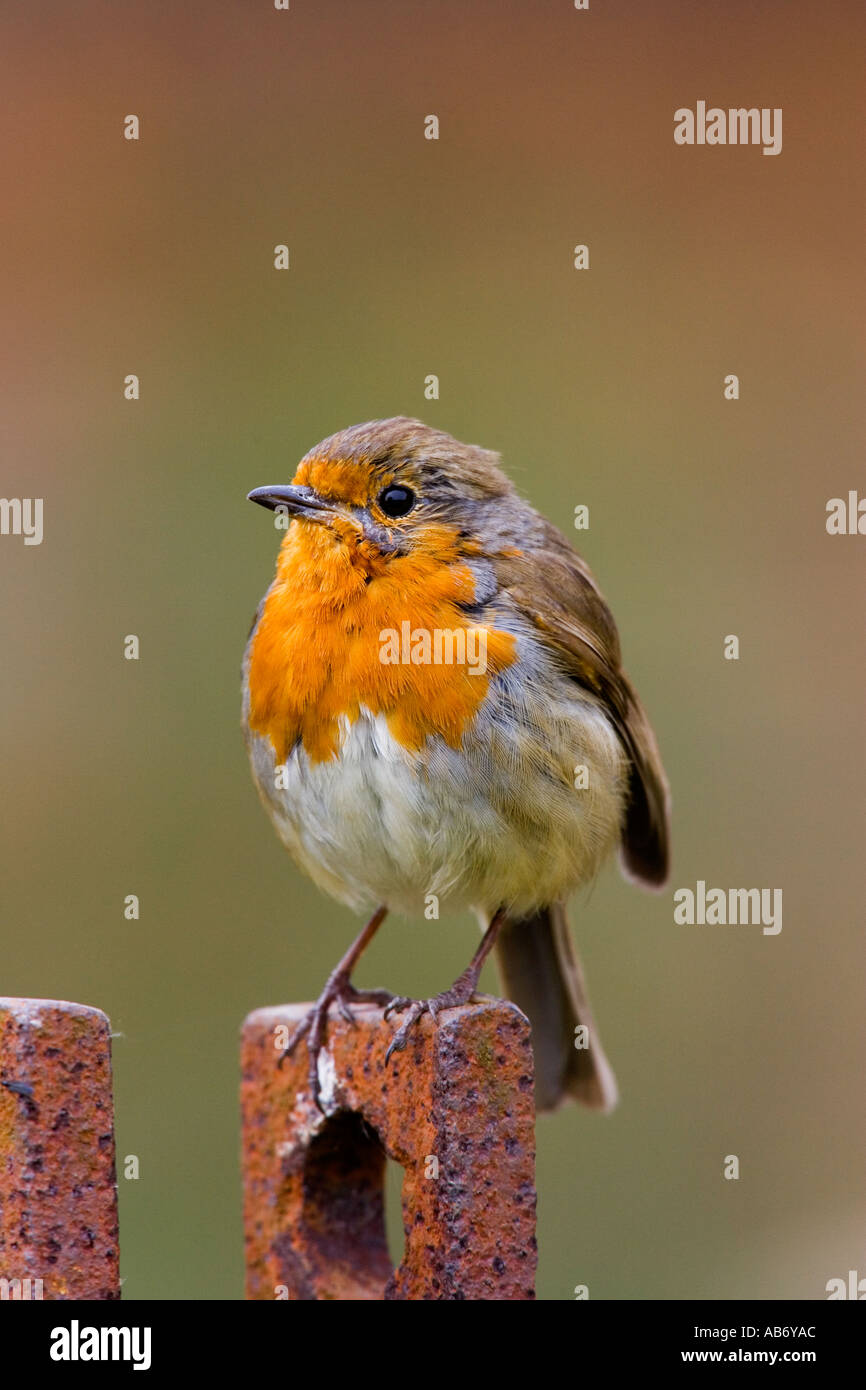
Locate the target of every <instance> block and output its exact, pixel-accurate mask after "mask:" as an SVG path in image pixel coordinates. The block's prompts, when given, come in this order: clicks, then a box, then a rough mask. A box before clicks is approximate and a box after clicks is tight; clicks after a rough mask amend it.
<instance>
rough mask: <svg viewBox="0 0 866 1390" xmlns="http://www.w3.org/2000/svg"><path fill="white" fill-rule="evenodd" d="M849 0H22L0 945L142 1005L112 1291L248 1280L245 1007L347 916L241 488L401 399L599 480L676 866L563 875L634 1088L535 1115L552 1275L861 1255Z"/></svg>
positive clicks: (601, 573)
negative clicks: (846, 516)
mask: <svg viewBox="0 0 866 1390" xmlns="http://www.w3.org/2000/svg"><path fill="white" fill-rule="evenodd" d="M862 39H863V10H862V6H861V5H859V4H857V3H851V4H846V3H841V2H840V0H837V3H833V4H829V5H822V6H818V5H815V4H812V3H804V2H803V0H785V2H784V3H783V2H782V0H778V3H765V4H755V3H745V0H742V2H741V3H729V4H726V5H724V6H710V5H700V6H698V5H695V4H693V3H687V0H664V3H658V4H655V5H647V4H646V3H641V0H624V3H620V4H610V3H603V2H602V0H592V4H591V7H590V10H589V11H587V12H577V11H575V10H574V9H573V7H572V6H571V4H570V3H568V0H561V2H560V3H546V4H531V5H530V4H527V3H523V4H518V3H513V0H475V3H473V4H472V5H471V6H467V5H466V4H465V3H461V0H441V2H439V3H433V2H431V3H420V0H416V3H411V4H408V3H405V0H402V2H399V3H398V0H392V2H391V3H388V2H387V0H369V2H368V3H365V4H363V5H358V4H350V3H348V0H342V2H341V3H337V2H336V0H335V2H334V3H329V2H328V0H318V2H317V3H315V4H313V3H307V4H304V3H301V0H292V7H291V10H290V11H289V12H288V13H281V12H276V11H275V10H274V9H273V7H272V6H271V5H270V4H269V3H267V2H266V0H259V2H258V3H254V0H235V2H234V3H232V2H231V0H207V3H205V2H204V0H189V2H188V3H186V4H185V5H184V6H182V7H180V6H171V5H167V4H159V3H153V2H152V3H149V4H145V5H139V6H136V7H129V6H118V5H116V4H112V3H109V0H103V2H102V3H96V2H95V0H82V3H80V4H78V5H75V6H70V5H68V4H61V3H57V0H53V2H49V3H43V4H40V5H39V6H30V7H25V6H7V7H5V8H4V10H3V11H2V13H0V51H2V54H3V59H2V65H3V71H4V80H3V84H2V95H0V102H2V107H3V111H2V123H3V130H4V140H3V142H2V150H0V161H2V165H3V186H4V190H5V197H4V211H3V214H2V218H3V234H2V244H3V253H2V258H0V292H2V305H3V313H2V334H3V346H4V372H3V380H4V384H5V394H6V402H5V406H4V409H3V411H2V420H0V429H2V435H3V438H2V459H3V482H2V491H3V494H4V495H5V496H7V497H12V496H18V497H31V496H40V497H43V498H44V499H45V538H44V542H43V544H42V545H41V546H32V547H25V546H24V545H23V542H22V541H21V539H20V538H14V537H9V536H7V537H2V538H0V570H2V585H3V596H4V601H3V605H2V630H0V644H2V647H0V649H2V653H3V660H2V674H0V714H2V729H3V753H2V765H3V783H4V795H3V803H2V804H3V834H2V864H0V874H2V889H3V900H4V928H3V944H2V972H0V974H2V985H0V992H2V993H4V994H20V995H40V996H48V997H59V998H69V999H74V1000H80V1001H81V1002H84V1003H90V1004H98V1005H100V1006H101V1007H102V1008H104V1009H105V1010H106V1011H107V1012H108V1013H109V1014H110V1016H111V1019H112V1022H113V1025H114V1027H115V1028H116V1029H117V1030H118V1031H119V1032H121V1033H122V1035H123V1036H122V1037H121V1038H119V1039H118V1040H117V1041H116V1043H115V1069H116V1087H117V1105H118V1143H119V1157H120V1159H121V1160H122V1158H123V1156H124V1155H125V1154H131V1153H135V1154H137V1155H138V1156H139V1159H140V1163H141V1178H140V1180H139V1181H138V1182H131V1181H124V1179H123V1178H122V1176H121V1178H120V1188H121V1219H122V1235H123V1240H122V1260H123V1273H124V1275H125V1280H126V1282H125V1286H124V1294H125V1296H127V1297H130V1298H142V1297H159V1298H236V1297H239V1296H240V1294H241V1290H242V1253H241V1230H240V1191H239V1177H238V1161H237V1159H238V1115H237V1086H238V1077H237V1031H238V1027H239V1024H240V1021H241V1019H242V1018H243V1016H244V1015H245V1013H246V1012H247V1011H248V1010H249V1009H251V1008H253V1007H256V1006H258V1005H262V1004H267V1003H274V1002H278V1001H282V1000H286V999H304V998H310V997H312V996H313V995H314V994H315V993H317V992H318V989H319V987H320V985H321V983H322V980H323V978H324V976H325V974H326V972H327V970H328V969H329V968H330V966H331V965H332V964H333V963H334V961H335V960H336V958H337V956H338V955H339V954H340V952H341V951H342V950H343V949H344V947H345V946H346V944H347V943H348V941H349V940H350V938H351V937H352V935H354V933H355V931H356V927H357V924H356V921H355V920H354V919H353V918H352V916H351V914H349V913H348V912H346V911H345V910H343V909H342V908H338V907H336V906H335V905H333V904H332V903H330V902H329V901H326V900H325V899H323V898H322V897H321V896H320V895H319V894H318V892H317V891H316V890H315V889H314V888H313V887H312V886H311V885H309V884H308V883H307V882H306V881H305V880H304V879H302V878H301V876H300V875H299V873H298V872H297V871H296V870H295V869H294V868H293V866H292V865H291V863H290V861H289V860H288V857H287V856H286V855H285V854H284V852H283V851H282V850H281V849H280V847H279V846H278V844H277V841H276V839H275V837H274V835H273V833H272V831H271V829H270V826H269V824H268V822H267V821H266V818H265V816H264V813H263V812H262V810H261V809H260V807H259V805H258V801H257V799H256V796H255V793H254V791H253V788H252V785H251V783H250V779H249V775H248V772H247V768H246V762H245V756H244V752H243V748H242V743H241V737H240V732H239V728H238V664H239V660H240V655H241V651H242V648H243V644H244V640H245V638H246V634H247V629H248V625H249V621H250V618H251V615H252V613H253V610H254V608H255V605H256V602H257V600H258V598H259V596H260V594H261V592H262V591H263V590H264V588H265V586H266V584H267V583H268V582H269V579H270V576H271V572H272V568H273V563H274V557H275V551H276V544H277V535H276V533H275V532H274V531H273V529H272V528H271V526H270V525H269V522H268V519H267V518H266V516H265V515H264V514H263V513H262V512H261V511H259V510H258V509H256V508H254V507H252V506H250V505H249V504H248V503H247V502H246V501H245V500H244V497H245V493H246V492H247V490H248V489H249V488H251V487H253V486H256V485H258V484H262V483H267V482H275V481H284V480H287V479H288V478H289V477H290V476H291V474H292V472H293V471H294V467H295V463H296V461H297V459H298V458H299V457H300V455H301V454H302V453H304V452H305V451H306V450H307V449H308V448H309V447H310V446H311V445H312V444H313V443H315V442H316V441H317V440H318V439H320V438H321V437H322V436H324V435H326V434H329V433H331V432H332V431H334V430H336V429H339V428H341V427H343V426H345V425H348V424H352V423H355V422H357V421H359V420H364V419H369V418H373V417H376V416H383V415H392V414H397V413H406V414H416V415H419V416H421V417H422V418H423V419H425V420H427V421H429V422H430V423H433V424H437V425H441V426H443V427H444V428H446V429H448V430H450V431H451V432H452V433H454V434H456V435H458V436H459V437H461V438H465V439H469V440H472V441H475V442H478V443H481V444H484V445H486V446H488V447H492V448H497V449H500V450H501V451H502V452H503V455H504V461H505V465H506V467H507V469H508V470H509V471H510V472H511V474H512V476H513V477H514V478H515V480H516V481H517V482H518V484H519V486H520V487H521V488H522V489H523V490H525V492H526V493H527V494H528V495H530V496H531V498H532V500H533V501H534V502H535V503H536V504H537V505H538V506H539V507H540V508H541V509H543V510H544V511H545V512H546V513H547V514H548V515H549V516H550V517H551V518H553V519H554V520H555V521H556V522H558V524H559V525H560V526H561V527H562V528H563V529H564V530H565V531H566V532H567V533H568V532H569V530H570V528H571V524H572V523H571V519H572V515H573V510H574V506H575V505H576V504H577V503H586V504H588V505H589V507H590V517H591V528H590V530H589V532H588V533H582V534H581V535H580V536H577V535H575V533H574V532H573V531H571V534H572V535H573V536H574V538H575V539H576V540H577V541H578V543H579V545H580V548H581V550H582V551H583V553H584V554H585V555H586V557H587V559H588V560H589V562H590V564H591V565H592V567H593V569H594V571H595V573H596V575H597V577H598V579H599V582H600V584H601V586H602V589H603V591H604V592H605V594H606V595H607V597H608V599H609V601H610V603H611V606H612V608H613V611H614V613H615V615H616V618H617V621H618V623H619V625H620V630H621V635H622V640H623V646H624V651H625V656H626V663H627V666H628V669H629V671H630V672H631V674H632V676H633V677H634V679H635V682H636V684H637V686H638V689H639V690H640V692H641V694H642V696H643V698H644V700H645V702H646V704H647V707H648V709H649V711H650V714H651V716H652V719H653V722H654V724H655V727H656V730H657V732H658V736H659V740H660V743H661V747H662V751H663V753H664V756H665V761H666V764H667V768H668V772H669V775H670V779H671V783H672V787H673V795H674V814H675V826H674V835H675V838H674V851H675V853H674V873H673V880H672V884H671V892H669V893H665V894H663V895H661V896H659V897H652V896H648V895H645V894H642V893H640V892H639V891H637V890H636V889H634V888H631V887H629V886H628V885H626V884H625V883H624V882H623V881H622V880H621V879H620V878H619V876H618V873H617V872H616V869H615V868H613V867H612V868H611V869H610V871H609V872H608V873H607V874H606V875H605V876H604V878H603V879H602V881H600V882H599V883H598V885H597V886H596V888H595V890H594V892H593V893H592V895H591V896H590V897H589V899H588V900H587V901H586V902H585V903H580V904H577V903H576V904H574V906H573V909H572V919H573V921H574V924H575V928H576V931H577V936H578V939H579V941H580V943H581V948H582V952H583V955H584V960H585V963H586V966H587V970H588V974H589V980H590V985H591V989H592V993H593V999H594V1002H595V1005H596V1010H597V1013H598V1015H599V1017H600V1020H601V1023H602V1027H603V1033H604V1038H605V1042H606V1046H607V1049H608V1052H609V1054H610V1056H611V1058H612V1059H613V1062H614V1065H615V1068H616V1070H617V1073H618V1076H619V1080H620V1084H621V1089H622V1093H623V1100H622V1104H621V1107H620V1109H619V1110H618V1112H617V1113H616V1114H615V1115H614V1116H613V1117H612V1118H611V1119H609V1120H601V1119H598V1118H596V1117H593V1116H588V1115H587V1114H585V1113H580V1112H578V1111H577V1110H575V1109H571V1110H568V1111H564V1112H562V1113H560V1114H559V1115H556V1116H553V1117H545V1118H544V1119H543V1120H542V1121H541V1122H540V1124H539V1133H538V1144H539V1152H538V1187H539V1194H540V1212H539V1242H540V1249H541V1263H540V1273H539V1293H540V1295H541V1296H542V1297H545V1298H549V1299H567V1298H570V1297H572V1290H573V1288H574V1286H575V1285H576V1284H588V1285H589V1288H590V1295H591V1297H593V1298H653V1297H656V1298H687V1297H698V1298H734V1297H757V1298H762V1297H774V1296H782V1297H799V1298H820V1297H822V1296H825V1295H824V1287H825V1284H826V1282H827V1280H828V1279H830V1278H832V1277H836V1276H842V1277H844V1276H846V1274H847V1271H848V1269H849V1268H857V1269H859V1271H860V1274H861V1275H866V1240H864V1219H866V1193H864V1179H863V1172H864V1167H863V1148H864V1140H866V1119H864V1107H863V1099H862V1097H863V1080H862V1059H863V1055H864V1041H866V1039H864V1025H863V966H864V946H863V909H862V882H863V871H862V842H863V828H864V826H863V798H862V785H863V770H864V751H866V750H864V737H863V688H864V676H866V671H864V655H863V577H864V561H863V556H864V548H866V539H864V538H862V537H856V538H855V537H830V536H828V535H827V534H826V531H825V525H824V521H825V506H826V502H827V500H828V498H830V497H835V496H843V497H844V496H846V494H847V491H848V489H849V488H857V487H858V486H860V487H861V489H862V491H863V492H864V493H866V485H864V483H863V469H862V458H863V453H862V449H863V411H862V373H863V357H864V351H863V348H864V344H863V339H862V334H861V327H860V320H861V319H862V308H861V301H860V291H861V290H862V281H863V274H862V214H863V201H862V196H861V195H862V179H861V173H860V171H861V167H862V144H861V141H862V124H861V122H862V114H863V112H862V104H863V103H862V85H861V81H862V79H861V71H860V66H861V58H860V56H859V55H858V51H857V50H858V47H860V45H861V43H862ZM698 100H707V101H708V103H710V104H718V105H721V106H723V107H728V106H729V105H730V106H740V105H745V106H758V107H777V106H780V107H782V108H783V111H784V127H783V133H784V147H783V151H782V153H781V154H780V155H779V156H778V157H776V158H767V157H764V156H762V154H761V152H760V149H758V148H752V147H746V148H731V147H728V148H715V149H710V148H703V149H701V148H680V147H678V146H676V145H675V144H674V141H673V113H674V110H675V109H676V108H677V107H681V106H690V107H692V108H694V106H695V104H696V102H697V101H698ZM129 113H135V114H137V115H138V116H139V117H140V120H141V139H140V141H139V142H138V143H131V142H128V141H126V140H124V139H123V138H122V123H123V118H124V116H125V115H127V114H129ZM430 113H435V114H437V115H438V116H439V119H440V123H441V134H440V139H439V141H438V142H435V143H434V142H431V141H427V140H425V139H424V138H423V122H424V117H425V115H427V114H430ZM858 126H859V129H858ZM278 242H286V243H287V244H288V245H289V247H290V248H291V258H292V265H291V270H290V271H289V272H287V273H285V274H280V273H277V272H276V271H275V270H274V269H273V247H274V245H275V244H276V243H278ZM578 242H585V243H588V245H589V247H590V255H591V269H590V270H589V271H587V272H580V273H578V272H576V271H575V270H574V269H573V268H572V248H573V246H574V245H575V244H576V243H578ZM130 372H134V373H137V374H138V375H139V376H140V379H141V391H142V397H141V400H140V401H138V402H135V403H130V402H127V401H125V400H124V399H123V378H124V376H125V375H126V374H127V373H130ZM730 372H735V373H737V374H738V375H739V377H740V382H741V399H740V400H739V401H738V402H736V403H732V402H728V401H725V400H724V399H723V394H722V391H723V378H724V376H725V375H726V374H727V373H730ZM429 373H436V374H437V375H438V376H439V378H440V382H441V399H440V400H439V401H438V402H428V401H425V399H424V395H423V383H424V378H425V376H426V375H427V374H429ZM127 633H137V634H138V635H139V636H140V639H141V660H140V661H139V662H138V663H134V662H127V661H124V660H123V659H122V643H123V637H124V635H125V634H127ZM728 633H736V634H738V635H739V637H740V642H741V659H740V660H739V662H728V661H725V660H723V658H722V644H723V638H724V636H725V635H726V634H728ZM698 878H703V879H705V880H706V881H707V882H708V884H711V885H717V886H722V887H726V888H727V887H753V886H754V887H768V888H782V889H783V891H784V927H783V930H782V933H781V934H780V935H779V936H777V937H765V936H763V935H762V934H761V931H760V928H757V927H728V928H717V927H691V928H689V927H682V926H676V925H675V924H674V922H673V904H672V890H673V889H675V888H677V887H681V886H691V887H692V888H694V886H695V881H696V880H697V879H698ZM128 893H137V894H139V895H140V898H141V919H140V921H138V922H127V921H125V920H124V916H123V899H124V896H125V895H126V894H128ZM475 941H476V928H475V925H474V922H471V921H470V920H469V919H468V918H467V919H465V920H463V919H461V920H453V921H443V922H441V923H439V924H431V923H427V922H423V921H420V920H419V921H412V922H401V921H398V920H395V921H392V922H391V923H390V924H389V925H388V927H387V929H386V930H384V931H383V933H382V934H381V936H380V938H379V939H378V941H377V943H376V945H375V947H374V949H372V950H371V951H370V953H369V956H368V957H367V958H366V960H365V963H364V965H363V967H362V970H361V971H360V972H359V977H358V978H359V982H360V983H376V984H378V983H381V984H387V985H388V986H390V987H391V988H393V989H395V990H399V991H405V992H407V993H416V994H417V993H429V992H432V991H435V990H436V989H439V988H442V987H443V986H445V985H446V984H447V983H449V982H450V981H451V979H452V978H453V977H454V975H455V974H456V973H457V972H458V971H459V970H460V969H462V967H463V965H464V964H465V963H466V960H467V959H468V956H469V953H470V951H471V949H473V948H474V944H475ZM488 988H495V980H494V977H493V975H492V974H491V975H490V977H489V984H488ZM732 1153H734V1154H737V1155H738V1156H739V1158H740V1164H741V1178H740V1180H739V1181H738V1182H728V1181H725V1180H724V1179H723V1176H722V1169H723V1162H724V1158H725V1155H727V1154H732ZM121 1169H122V1163H121ZM393 1197H394V1194H393V1193H392V1199H393ZM391 1215H392V1218H393V1217H394V1200H392V1211H391Z"/></svg>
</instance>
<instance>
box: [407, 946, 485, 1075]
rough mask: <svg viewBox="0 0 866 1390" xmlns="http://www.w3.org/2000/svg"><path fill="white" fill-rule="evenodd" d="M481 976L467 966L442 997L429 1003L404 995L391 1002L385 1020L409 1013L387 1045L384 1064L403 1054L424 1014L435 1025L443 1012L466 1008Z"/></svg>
mask: <svg viewBox="0 0 866 1390" xmlns="http://www.w3.org/2000/svg"><path fill="white" fill-rule="evenodd" d="M480 974H481V971H480V968H479V969H475V968H474V966H471V965H470V967H469V969H468V970H464V971H463V974H462V975H460V976H458V978H457V979H456V980H455V981H454V983H453V985H452V986H451V988H450V989H445V990H443V991H442V993H441V994H434V995H433V998H432V999H407V998H406V997H405V996H404V995H398V996H397V997H396V998H395V999H392V1000H391V1002H390V1003H389V1004H387V1005H386V1007H385V1017H386V1018H390V1016H391V1014H397V1013H402V1012H403V1011H404V1010H405V1009H408V1010H409V1013H408V1016H407V1017H406V1018H405V1019H404V1020H403V1022H402V1023H401V1025H400V1027H399V1028H398V1029H397V1032H396V1033H395V1034H394V1036H393V1038H392V1039H391V1041H390V1043H389V1045H388V1051H387V1052H386V1053H385V1061H386V1063H387V1061H388V1059H389V1058H390V1056H391V1053H392V1052H402V1051H403V1049H404V1047H405V1046H406V1044H407V1042H408V1041H409V1034H410V1033H411V1031H412V1029H413V1028H414V1027H415V1024H416V1023H417V1022H418V1020H419V1018H421V1017H422V1016H423V1015H424V1014H429V1015H430V1017H431V1018H432V1020H433V1022H434V1024H436V1023H438V1022H439V1014H440V1013H441V1011H442V1010H443V1009H455V1008H457V1006H458V1004H468V1003H469V1002H470V1001H471V999H472V996H473V995H474V993H475V990H476V988H477V986H478V977H479V975H480Z"/></svg>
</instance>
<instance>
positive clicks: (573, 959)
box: [496, 903, 619, 1111]
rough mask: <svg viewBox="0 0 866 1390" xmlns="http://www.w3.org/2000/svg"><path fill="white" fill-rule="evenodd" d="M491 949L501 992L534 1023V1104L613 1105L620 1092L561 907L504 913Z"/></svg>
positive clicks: (540, 1107)
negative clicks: (516, 916)
mask: <svg viewBox="0 0 866 1390" xmlns="http://www.w3.org/2000/svg"><path fill="white" fill-rule="evenodd" d="M496 955H497V964H498V966H499V972H500V975H501V977H502V983H503V986H504V993H505V994H506V995H507V997H508V998H509V999H512V1000H513V1001H514V1003H515V1004H517V1006H518V1008H520V1009H522V1010H523V1012H524V1013H525V1014H526V1016H527V1017H528V1019H529V1022H530V1023H531V1025H532V1050H533V1053H534V1056H535V1105H536V1109H537V1110H555V1109H556V1108H557V1107H558V1106H559V1105H561V1104H562V1103H563V1101H565V1100H568V1099H572V1100H578V1101H581V1102H582V1103H583V1104H584V1105H588V1106H591V1107H592V1108H593V1109H595V1110H603V1111H608V1110H612V1109H613V1107H614V1106H615V1105H616V1102H617V1100H618V1098H619V1097H618V1091H617V1086H616V1078H615V1076H614V1074H613V1071H612V1070H611V1066H610V1063H609V1062H608V1060H607V1058H606V1057H605V1055H604V1050H603V1048H602V1046H601V1043H600V1041H599V1037H598V1030H597V1028H596V1026H595V1019H594V1018H593V1016H592V1010H591V1009H590V1007H589V999H588V998H587V993H586V986H585V984H584V981H583V971H582V970H581V968H580V961H579V960H578V958H577V955H576V953H575V950H574V946H573V945H572V941H571V934H570V932H569V930H568V922H567V920H566V916H565V908H564V907H563V905H562V904H561V903H554V904H553V906H552V907H546V908H543V909H542V910H541V911H540V912H537V913H536V914H535V916H533V917H524V918H522V919H521V920H519V921H515V920H512V919H511V918H509V919H508V920H507V921H505V922H504V923H503V925H502V929H501V931H500V933H499V937H498V939H497V942H496ZM579 1028H580V1032H578V1029H579ZM581 1043H585V1045H584V1046H581Z"/></svg>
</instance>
